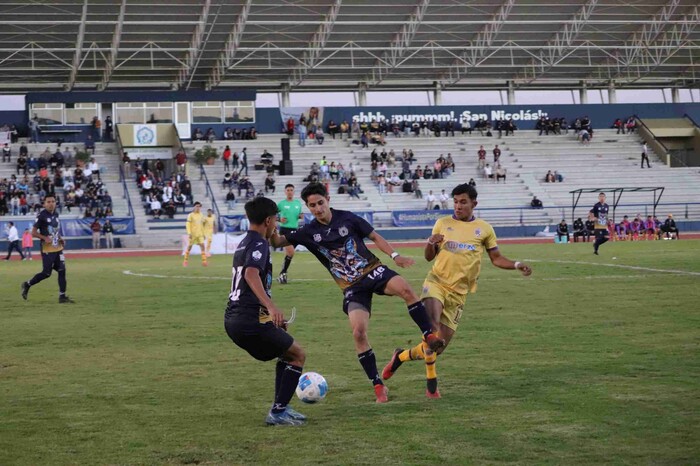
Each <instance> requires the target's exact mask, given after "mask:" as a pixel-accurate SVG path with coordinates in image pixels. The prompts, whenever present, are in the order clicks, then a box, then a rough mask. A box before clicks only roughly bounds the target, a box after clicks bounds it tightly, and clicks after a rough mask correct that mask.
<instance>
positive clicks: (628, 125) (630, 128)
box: [625, 116, 637, 133]
mask: <svg viewBox="0 0 700 466" xmlns="http://www.w3.org/2000/svg"><path fill="white" fill-rule="evenodd" d="M625 129H626V130H627V132H628V133H634V130H635V129H637V120H636V119H635V118H634V117H633V116H631V117H629V118H627V121H626V122H625Z"/></svg>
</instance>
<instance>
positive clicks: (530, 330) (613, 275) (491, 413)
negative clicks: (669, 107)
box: [0, 241, 700, 465]
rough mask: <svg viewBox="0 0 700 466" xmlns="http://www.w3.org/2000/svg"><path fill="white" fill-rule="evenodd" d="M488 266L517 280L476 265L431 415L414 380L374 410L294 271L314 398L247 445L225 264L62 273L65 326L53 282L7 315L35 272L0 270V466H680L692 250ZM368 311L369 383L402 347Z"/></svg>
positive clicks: (403, 339)
mask: <svg viewBox="0 0 700 466" xmlns="http://www.w3.org/2000/svg"><path fill="white" fill-rule="evenodd" d="M502 251H503V253H504V254H505V255H506V256H508V257H511V258H514V259H519V260H532V262H531V264H532V265H533V267H534V269H535V272H534V274H533V276H532V277H530V278H529V279H526V278H522V277H520V276H519V275H518V274H516V273H515V272H512V271H502V270H497V269H495V268H494V267H492V266H491V265H490V264H485V265H484V269H483V272H482V279H481V281H480V288H479V292H478V293H477V294H476V295H473V296H470V298H469V300H468V302H467V306H466V309H465V317H464V318H463V322H462V325H461V328H460V330H459V332H458V334H457V335H456V337H455V339H454V340H453V343H452V345H451V346H450V347H449V348H448V350H447V352H446V353H445V354H444V355H443V356H442V357H441V358H439V359H438V376H439V377H440V380H441V391H442V395H443V397H442V399H440V400H427V399H426V398H425V395H424V392H425V381H424V373H425V371H424V366H423V365H422V364H421V363H418V362H414V363H410V364H405V365H404V366H403V367H402V368H401V369H400V371H399V372H398V373H397V374H396V376H395V377H394V378H393V379H392V380H390V381H389V383H388V386H389V389H390V400H391V402H390V403H388V404H386V405H376V404H375V403H374V397H373V391H372V389H371V385H370V384H369V382H368V381H367V379H366V377H365V375H364V372H363V371H362V370H361V367H360V365H359V364H358V362H357V359H356V356H355V353H354V349H353V343H352V337H351V334H350V331H349V329H348V324H347V322H346V318H345V316H344V314H343V313H342V312H341V310H340V307H341V294H340V292H339V290H338V289H337V287H336V286H335V285H334V284H333V283H332V282H331V281H330V279H329V276H328V274H327V272H326V271H325V270H323V269H322V268H321V267H320V265H318V264H317V263H316V262H315V260H314V259H313V258H312V256H311V255H309V254H298V255H297V256H296V258H295V259H294V263H293V264H292V268H291V271H290V280H291V282H290V284H289V285H287V286H284V287H283V286H279V285H277V284H275V285H274V286H273V297H274V298H275V299H276V300H278V301H279V302H284V303H288V306H287V308H290V307H291V306H292V305H294V306H296V307H297V309H298V310H299V313H298V317H297V322H296V323H295V325H294V326H293V329H292V333H293V334H294V335H295V337H296V338H297V339H298V340H299V341H300V342H301V343H302V345H303V346H304V347H305V348H306V350H307V364H306V368H305V369H306V370H313V371H317V372H320V373H321V374H323V375H324V376H325V377H326V378H327V380H328V383H329V385H330V393H329V395H328V397H327V398H326V400H324V402H323V403H320V404H318V405H312V406H300V405H301V403H299V402H298V401H297V402H295V404H294V406H295V407H296V408H298V409H299V410H300V411H302V412H304V413H305V414H307V415H308V416H309V417H310V422H309V424H308V425H307V426H305V427H302V428H268V427H265V426H264V425H263V420H264V416H265V414H266V412H267V410H268V409H269V405H270V401H271V394H272V391H273V373H274V363H267V364H263V363H259V362H257V361H254V360H253V359H252V358H250V357H249V356H248V355H247V354H245V353H244V352H243V351H242V350H240V349H238V348H237V347H235V346H234V345H233V344H232V343H231V342H230V340H229V339H228V337H227V336H226V334H225V332H224V330H223V309H224V306H225V302H226V299H227V292H228V288H229V282H230V257H224V256H218V257H214V258H213V260H212V266H211V267H209V268H202V267H200V266H199V264H198V263H197V259H196V258H194V260H193V261H191V264H192V265H191V266H190V267H189V268H187V269H183V268H182V267H181V262H180V260H181V259H180V258H178V257H175V256H172V257H142V258H124V259H70V260H69V262H68V280H69V295H70V296H72V297H73V298H74V299H75V300H76V301H77V304H74V305H70V306H67V305H62V306H58V304H57V303H56V301H57V284H56V278H55V276H52V277H51V278H50V279H49V280H47V281H46V282H44V283H42V284H40V285H39V286H37V287H35V288H33V289H32V290H31V293H30V296H29V301H28V302H24V301H22V299H21V298H20V294H19V284H20V282H21V281H22V279H26V278H28V277H30V276H31V275H33V274H34V273H36V272H37V271H38V270H39V268H40V263H39V262H37V261H34V262H22V263H20V262H12V263H2V264H0V320H1V323H0V464H1V465H15V464H18V465H43V464H90V465H92V464H144V465H150V464H244V465H247V464H285V465H287V464H347V465H356V464H415V465H427V464H444V465H457V464H475V463H476V464H498V463H523V464H528V463H529V464H593V463H596V464H600V463H607V464H635V465H636V464H693V463H694V464H698V462H700V395H699V394H700V379H699V376H700V361H699V358H698V355H699V354H700V286H699V285H700V241H674V242H671V241H659V242H640V243H632V244H630V243H614V244H606V245H604V246H603V247H602V248H601V256H599V257H596V256H593V254H592V253H591V245H590V244H586V245H581V244H578V245H551V244H547V245H504V246H503V247H502ZM403 252H404V253H405V254H407V255H412V256H414V257H416V258H417V259H418V258H419V255H420V251H419V250H417V249H411V250H403ZM613 256H616V259H615V260H613ZM281 259H282V256H281V255H280V254H275V257H274V266H275V270H279V267H280V263H281ZM385 262H390V261H389V260H385ZM126 270H129V271H131V272H132V273H133V274H144V275H146V276H139V275H133V274H132V275H126V274H125V273H124V271H126ZM427 270H428V265H427V264H426V263H425V262H424V261H423V260H422V259H420V260H419V261H418V264H417V265H416V266H415V267H414V268H412V269H408V270H405V271H404V272H403V273H404V275H405V276H406V277H407V278H409V279H410V281H411V283H412V284H413V285H414V286H415V287H416V289H418V288H419V287H420V284H421V283H422V278H423V276H424V275H425V273H426V271H427ZM663 270H667V271H672V272H663ZM149 275H157V276H156V277H153V276H149ZM299 279H304V281H301V280H299ZM374 307H375V310H374V314H373V319H372V324H371V328H370V341H371V342H372V344H373V347H374V350H375V352H376V353H377V355H378V363H379V365H380V369H381V367H382V366H383V365H384V364H385V362H386V361H387V359H388V358H389V356H390V355H391V352H392V350H393V349H394V348H395V347H396V346H408V345H411V344H415V343H416V342H417V336H418V331H417V329H416V328H415V327H414V325H413V323H412V321H411V320H410V318H409V317H408V315H407V313H406V310H405V307H404V306H403V305H402V304H401V303H400V302H399V301H398V300H397V299H394V298H391V299H389V298H385V297H378V298H375V303H374Z"/></svg>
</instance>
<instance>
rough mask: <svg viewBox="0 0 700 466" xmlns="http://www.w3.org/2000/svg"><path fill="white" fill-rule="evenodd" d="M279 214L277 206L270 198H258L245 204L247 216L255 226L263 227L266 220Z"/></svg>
mask: <svg viewBox="0 0 700 466" xmlns="http://www.w3.org/2000/svg"><path fill="white" fill-rule="evenodd" d="M278 212H279V209H278V208H277V204H275V201H273V200H272V199H270V198H269V197H256V198H255V199H252V200H250V201H248V202H246V203H245V214H246V216H247V217H248V220H250V223H251V224H253V225H262V224H263V223H264V222H265V219H266V218H268V217H274V216H276V215H277V213H278Z"/></svg>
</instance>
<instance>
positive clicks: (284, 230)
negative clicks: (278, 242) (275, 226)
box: [279, 227, 297, 236]
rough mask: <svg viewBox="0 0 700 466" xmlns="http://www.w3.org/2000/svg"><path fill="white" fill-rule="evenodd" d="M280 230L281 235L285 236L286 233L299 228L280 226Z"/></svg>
mask: <svg viewBox="0 0 700 466" xmlns="http://www.w3.org/2000/svg"><path fill="white" fill-rule="evenodd" d="M279 231H280V236H284V235H286V234H289V233H294V232H296V231H297V229H296V228H286V227H280V228H279Z"/></svg>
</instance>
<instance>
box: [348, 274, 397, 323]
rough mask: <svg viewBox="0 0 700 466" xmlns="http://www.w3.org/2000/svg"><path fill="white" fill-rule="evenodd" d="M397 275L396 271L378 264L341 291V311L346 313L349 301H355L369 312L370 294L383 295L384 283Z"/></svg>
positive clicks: (370, 304) (370, 310)
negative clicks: (342, 297)
mask: <svg viewBox="0 0 700 466" xmlns="http://www.w3.org/2000/svg"><path fill="white" fill-rule="evenodd" d="M397 275H398V273H396V272H394V271H393V270H391V269H390V268H389V267H387V266H385V265H380V266H379V267H377V268H376V269H374V270H372V271H371V272H370V273H368V274H367V275H365V276H364V277H362V278H361V279H360V281H358V282H357V283H355V284H353V285H351V286H349V287H347V288H345V291H343V296H344V299H343V312H344V313H346V314H347V313H348V307H349V306H350V303H357V304H359V305H361V306H362V307H364V308H365V309H367V312H369V313H370V314H371V313H372V295H373V294H379V295H383V294H384V288H386V284H387V283H389V280H391V279H392V278H394V277H395V276H397Z"/></svg>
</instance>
